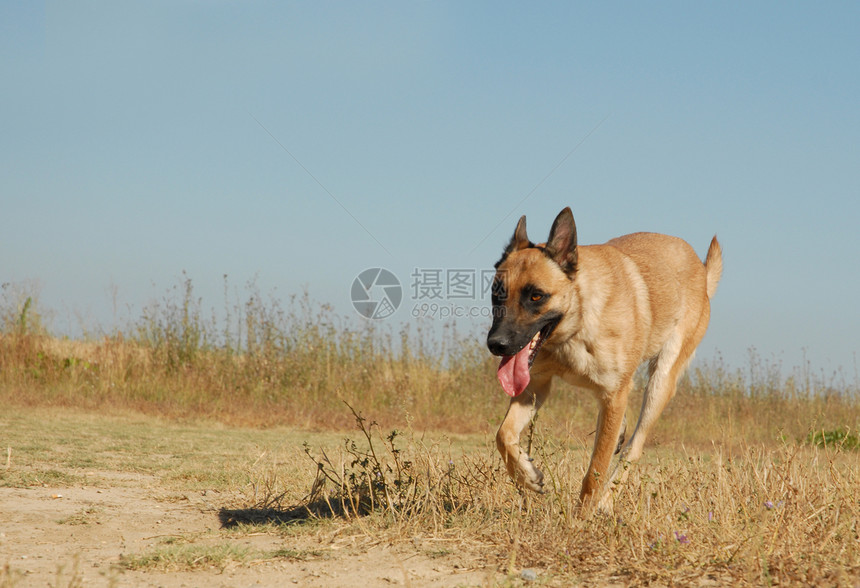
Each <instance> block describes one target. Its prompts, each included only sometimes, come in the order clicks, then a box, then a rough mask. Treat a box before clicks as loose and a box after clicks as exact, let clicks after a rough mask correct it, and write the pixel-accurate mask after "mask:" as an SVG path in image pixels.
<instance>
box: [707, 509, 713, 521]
mask: <svg viewBox="0 0 860 588" xmlns="http://www.w3.org/2000/svg"><path fill="white" fill-rule="evenodd" d="M713 521H714V511H712V510H709V511H708V522H709V523H711V522H713Z"/></svg>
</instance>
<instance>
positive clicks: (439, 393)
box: [0, 282, 860, 585]
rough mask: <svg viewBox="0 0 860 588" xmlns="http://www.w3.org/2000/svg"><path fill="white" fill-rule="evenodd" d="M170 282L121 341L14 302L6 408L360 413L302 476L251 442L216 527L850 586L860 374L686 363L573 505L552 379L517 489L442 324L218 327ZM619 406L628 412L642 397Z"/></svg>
mask: <svg viewBox="0 0 860 588" xmlns="http://www.w3.org/2000/svg"><path fill="white" fill-rule="evenodd" d="M177 293H178V300H174V301H170V300H167V301H165V302H163V303H161V304H160V305H153V306H152V307H150V308H149V309H147V311H146V312H145V313H144V316H143V317H142V318H141V319H140V321H139V322H138V323H137V324H135V325H132V326H130V327H129V328H127V329H126V333H127V334H126V335H123V334H121V333H119V332H115V333H112V334H110V335H109V336H107V337H102V338H100V339H98V340H87V341H70V340H62V339H57V338H54V337H51V336H50V335H49V334H48V333H47V332H46V331H45V330H44V328H42V327H40V326H39V325H40V321H38V320H35V319H34V318H33V316H32V313H34V312H35V310H34V308H33V306H32V304H27V305H22V304H20V303H16V305H12V304H10V303H9V302H8V301H7V302H6V305H5V307H4V308H5V311H3V312H0V317H5V318H4V319H3V322H2V334H0V403H3V404H5V405H7V406H22V407H32V406H49V407H75V408H78V409H84V410H96V409H97V410H99V411H100V412H102V413H104V412H110V411H113V412H118V413H125V412H127V411H135V412H138V413H144V414H158V415H162V416H167V417H168V418H171V419H179V420H183V419H193V420H195V421H199V420H205V421H210V422H211V421H217V422H219V423H222V426H223V425H229V426H235V425H241V426H248V425H250V426H253V427H268V426H271V425H274V424H280V425H290V426H294V427H298V428H304V429H308V428H324V429H327V430H331V429H341V430H343V429H345V428H353V430H354V431H355V429H354V425H355V424H356V422H357V423H358V430H357V431H355V432H354V434H353V435H352V437H351V440H350V441H349V442H347V444H346V445H345V446H343V447H341V448H340V449H339V450H338V451H337V452H333V451H332V450H331V448H329V449H327V450H323V449H319V448H317V447H313V446H309V447H308V456H309V457H310V459H308V460H306V461H305V462H304V463H303V464H302V465H301V466H299V467H300V473H297V472H296V471H295V470H294V469H290V468H285V466H284V462H282V461H281V462H276V461H273V462H268V461H267V460H268V459H269V458H268V457H266V458H265V459H264V458H263V457H261V456H260V455H257V456H256V457H255V458H254V460H253V468H251V469H250V470H248V471H251V472H252V473H251V474H248V475H250V476H251V478H252V479H251V480H250V481H249V482H247V484H246V494H245V496H246V498H245V499H244V502H243V503H242V504H237V505H235V506H236V508H235V509H232V510H231V512H229V513H226V514H225V519H224V520H225V523H226V524H228V526H229V525H237V524H240V523H242V524H245V525H251V526H252V527H253V526H257V527H258V528H263V527H260V526H261V525H262V526H268V527H265V528H270V527H271V526H272V525H274V526H275V527H276V528H279V529H280V528H286V527H288V526H289V527H290V528H292V525H293V523H294V522H295V521H296V520H304V521H308V520H312V521H313V520H327V521H330V523H329V524H341V525H349V526H353V527H355V529H357V530H358V531H359V532H361V533H365V534H367V535H368V536H373V537H375V538H387V540H390V541H395V542H396V541H407V540H410V538H414V537H432V538H437V539H444V540H445V541H447V543H446V545H449V546H451V547H450V548H451V549H462V550H477V551H481V552H482V553H484V554H489V555H488V557H490V558H491V560H493V561H495V562H496V563H495V565H496V566H497V568H498V569H500V570H502V571H511V572H514V571H516V570H518V569H521V568H524V567H534V568H537V569H539V570H540V574H541V575H540V577H541V578H542V581H543V582H544V583H545V584H549V585H569V584H570V583H571V582H584V583H595V584H603V583H608V582H614V583H619V584H625V585H626V584H657V585H668V584H700V583H704V584H707V583H712V584H723V583H728V582H733V583H743V584H749V585H759V584H797V585H800V584H805V585H808V584H816V585H818V584H823V585H857V583H858V582H860V493H858V491H857V488H860V459H858V454H857V451H856V450H852V449H851V447H852V439H853V443H854V444H856V440H857V431H858V428H860V393H858V386H857V381H856V378H855V380H854V381H853V382H852V381H850V380H848V379H846V378H845V377H844V376H843V375H841V374H831V375H825V374H821V373H815V372H813V371H812V370H811V369H810V368H809V367H808V366H804V367H802V368H799V369H795V370H790V371H789V372H788V373H786V370H783V369H781V368H780V366H775V365H769V364H766V363H765V362H763V361H762V360H761V359H760V358H758V357H757V356H755V355H754V354H752V355H751V357H750V363H749V366H747V367H746V368H745V369H738V370H732V369H730V368H728V367H726V366H725V365H724V364H722V363H721V362H720V361H719V360H717V361H715V362H713V363H711V364H704V365H703V364H697V365H698V367H695V368H694V369H693V370H692V372H691V373H690V374H689V376H687V377H685V379H684V380H683V381H682V382H681V386H680V388H679V392H678V395H677V397H676V398H675V399H674V401H673V402H672V403H671V404H670V405H669V408H668V409H667V411H666V413H665V414H664V416H663V418H662V419H661V421H660V423H659V424H658V426H657V429H656V431H655V434H654V435H653V437H652V439H651V440H650V441H649V446H648V448H647V449H646V458H645V459H644V461H643V462H642V463H641V464H638V465H635V466H632V467H631V470H630V475H629V479H628V481H627V482H626V484H624V485H623V486H622V487H620V488H619V489H618V493H617V496H616V503H615V512H614V514H613V515H612V516H602V515H597V516H594V517H591V518H588V519H586V520H581V519H579V518H577V517H576V516H574V513H575V511H576V497H577V495H578V485H579V481H580V480H581V477H582V475H583V473H584V470H585V466H586V464H587V459H588V453H589V447H590V444H591V441H592V438H591V434H592V431H593V422H594V418H595V414H596V413H595V407H594V405H593V401H592V400H591V399H590V398H586V397H583V396H582V395H581V394H579V393H577V392H575V391H572V390H570V389H569V388H567V387H566V386H563V385H562V386H559V387H558V390H557V391H556V392H555V393H554V397H553V398H552V399H551V400H550V402H549V403H548V405H547V406H546V408H544V410H543V412H542V414H541V416H540V418H539V420H538V424H537V427H536V433H535V438H534V439H533V440H532V442H533V447H534V453H535V455H536V456H537V459H538V461H540V462H541V463H542V465H541V467H542V469H543V470H544V472H545V473H546V474H547V475H548V478H549V480H550V486H551V489H550V491H549V492H548V494H546V495H544V496H534V495H524V494H521V493H520V492H519V491H517V490H516V489H515V488H513V486H512V485H511V484H510V482H509V481H508V480H507V478H506V475H505V474H504V473H503V470H502V468H501V464H500V462H499V459H498V457H497V456H496V454H495V450H494V449H493V448H492V446H491V445H492V443H491V436H492V433H493V432H494V430H495V428H496V426H497V425H498V423H499V421H500V419H501V417H502V416H503V414H504V409H505V406H504V405H505V402H504V399H503V395H501V394H500V392H499V390H498V386H497V384H496V382H495V377H494V376H495V374H494V371H495V370H494V368H495V366H494V363H493V361H492V360H491V359H489V358H487V357H486V354H485V353H484V352H483V350H482V349H481V348H480V346H479V345H477V344H475V343H473V342H471V341H470V340H468V339H466V338H462V337H460V336H458V335H457V333H456V332H454V331H452V332H447V333H444V334H443V335H437V336H436V337H435V338H434V336H433V335H432V334H430V333H425V332H422V331H421V330H420V329H419V330H418V331H417V332H409V331H408V330H407V331H405V332H403V333H400V334H399V336H398V337H393V336H392V335H391V334H390V333H386V332H384V331H383V332H380V331H378V330H374V329H373V328H370V327H367V326H360V327H358V328H356V327H351V326H350V325H349V324H347V322H346V321H343V320H342V319H339V318H337V317H335V316H334V315H333V313H331V311H330V310H329V309H327V308H325V307H320V308H313V307H312V305H311V304H310V303H309V301H308V300H307V298H298V299H294V300H293V302H292V303H291V306H290V308H289V310H288V311H286V312H285V311H282V310H281V308H280V306H279V305H278V303H277V302H274V301H273V302H270V303H267V304H264V303H263V302H261V297H260V296H259V295H258V294H256V293H252V295H251V296H250V297H249V300H248V302H247V303H245V304H243V305H237V307H236V309H237V311H236V314H235V315H234V316H235V317H236V318H235V319H234V320H233V322H232V323H231V322H230V321H229V320H228V321H227V325H226V327H216V326H215V324H216V322H215V321H214V319H213V320H212V321H207V320H204V319H202V318H201V317H202V313H201V311H200V304H199V301H196V300H195V299H194V297H193V296H192V291H191V285H190V282H186V283H185V284H184V285H183V286H182V287H180V288H179V289H178V290H177ZM0 310H2V308H0ZM640 394H641V390H640ZM344 401H345V402H348V403H349V405H351V406H354V407H356V413H357V414H352V413H351V412H350V410H349V409H347V408H346V406H345V405H344ZM630 412H631V414H630V415H628V416H629V419H628V420H629V422H635V418H636V416H637V412H638V405H637V402H636V400H635V399H634V401H633V402H632V403H631V409H630ZM356 417H360V418H358V420H357V421H356ZM364 417H367V418H368V419H372V421H373V422H370V421H369V420H362V419H363V418H364ZM394 427H397V428H399V429H402V430H403V431H404V432H403V433H401V434H392V429H393V428H394ZM426 430H446V431H450V432H460V433H472V434H477V435H478V437H477V439H479V440H480V442H479V445H480V447H479V448H477V449H476V448H475V447H474V446H475V442H474V440H473V441H472V448H471V449H469V450H467V451H464V450H462V449H461V448H457V449H454V448H453V447H452V445H451V444H450V443H448V444H446V443H444V442H439V441H438V439H437V441H435V442H430V441H428V438H427V437H424V436H422V435H421V434H419V433H418V432H420V431H426ZM834 442H836V444H837V446H834ZM839 444H841V446H839ZM248 459H250V458H248ZM267 464H269V465H267ZM269 466H270V467H269ZM293 467H295V464H293ZM286 479H289V480H290V484H291V485H290V484H287V483H286V482H285V480H286ZM297 479H300V480H304V484H303V487H304V488H305V489H306V490H305V491H303V496H304V492H307V490H311V491H310V493H309V494H308V495H307V496H304V498H303V499H302V496H297V495H296V494H295V489H294V486H295V483H296V480H297ZM19 483H24V480H19ZM191 552H192V554H193V553H196V552H194V551H193V550H191ZM218 553H220V552H218ZM224 553H226V554H227V555H228V556H229V554H230V550H229V549H226V550H225V551H224ZM170 555H171V557H172V556H173V555H175V554H174V553H173V552H172V551H171V552H170ZM194 557H199V554H198V555H196V556H194ZM180 559H181V558H180ZM141 561H142V560H141ZM135 565H143V564H135Z"/></svg>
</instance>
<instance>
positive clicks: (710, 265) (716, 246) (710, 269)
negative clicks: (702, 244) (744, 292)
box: [705, 235, 723, 298]
mask: <svg viewBox="0 0 860 588" xmlns="http://www.w3.org/2000/svg"><path fill="white" fill-rule="evenodd" d="M705 272H706V276H707V278H706V279H707V284H708V298H713V297H714V293H715V292H716V291H717V284H719V282H720V276H721V275H723V250H722V248H720V243H719V241H717V236H716V235H714V238H713V239H711V246H710V247H708V255H707V256H706V257H705Z"/></svg>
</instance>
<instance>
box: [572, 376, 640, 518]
mask: <svg viewBox="0 0 860 588" xmlns="http://www.w3.org/2000/svg"><path fill="white" fill-rule="evenodd" d="M632 387H633V380H632V378H630V379H629V380H628V381H626V382H625V384H624V385H622V386H621V387H620V388H619V389H618V390H617V391H616V392H615V393H614V394H608V395H606V396H604V397H603V398H601V399H600V413H599V414H598V415H597V434H596V436H595V439H594V450H593V451H592V453H591V463H589V464H588V470H587V471H586V473H585V478H584V479H583V480H582V490H581V491H580V493H579V499H580V503H581V504H582V507H583V508H584V509H585V510H588V509H589V508H590V506H592V505H591V501H592V499H593V498H594V496H595V494H596V493H597V491H598V490H599V489H600V488H601V486H604V487H606V484H608V483H609V482H610V480H606V479H604V478H605V477H606V476H607V473H608V471H609V464H610V462H611V461H612V455H613V454H614V453H615V450H616V447H618V438H619V436H620V434H621V428H622V427H623V426H624V413H625V411H626V409H627V397H628V395H629V394H630V389H631V388H632ZM607 490H608V488H607Z"/></svg>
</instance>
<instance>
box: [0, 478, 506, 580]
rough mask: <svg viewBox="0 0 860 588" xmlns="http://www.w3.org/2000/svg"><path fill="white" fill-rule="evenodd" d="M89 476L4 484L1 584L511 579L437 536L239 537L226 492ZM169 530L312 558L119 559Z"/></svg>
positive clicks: (147, 547) (145, 548) (152, 544)
mask: <svg viewBox="0 0 860 588" xmlns="http://www.w3.org/2000/svg"><path fill="white" fill-rule="evenodd" d="M89 476H92V477H93V485H92V486H89V485H86V486H83V487H75V488H47V487H38V488H0V586H3V587H5V586H87V587H88V586H163V587H165V588H168V587H179V586H207V587H210V588H214V587H220V586H285V585H298V586H362V587H367V588H369V587H375V586H398V585H400V586H434V587H435V586H440V587H441V586H474V585H486V584H488V583H493V580H501V579H502V578H504V575H501V574H498V573H497V572H496V571H495V565H494V564H491V563H489V562H488V561H486V560H484V559H483V558H481V557H480V556H478V555H474V554H473V555H467V554H465V553H462V552H461V550H459V549H458V548H456V547H453V546H448V547H446V546H445V545H439V544H438V543H435V542H436V541H438V540H435V541H434V540H433V539H421V538H411V539H410V540H408V541H404V543H402V544H395V545H392V544H389V543H374V542H373V541H372V540H370V539H369V538H368V537H367V536H363V535H360V536H348V535H346V533H344V534H338V533H329V534H328V535H324V534H321V533H302V534H297V536H284V535H282V534H277V533H251V534H247V533H246V534H240V533H235V532H231V531H229V530H228V529H224V528H223V527H222V525H221V521H220V519H219V513H220V512H221V511H222V509H223V508H226V507H227V506H225V505H228V504H229V502H230V500H229V497H225V496H223V495H221V494H217V493H212V492H207V493H203V492H196V493H185V494H182V493H174V494H172V495H171V494H166V493H165V491H164V490H163V489H159V488H158V487H157V485H156V481H155V479H150V478H147V477H146V476H144V475H134V474H120V473H116V472H98V473H97V474H95V473H93V474H89V475H88V479H89ZM344 535H346V536H344ZM172 536H179V537H184V538H187V537H195V541H194V542H195V544H198V543H200V544H204V545H205V544H206V542H207V541H209V542H211V543H212V544H215V543H219V542H220V543H224V542H225V541H229V542H231V543H234V544H237V545H245V546H249V547H252V548H254V549H259V550H276V549H289V550H295V552H296V553H298V554H310V555H300V558H299V559H298V560H292V559H282V558H281V559H276V560H261V561H245V562H243V563H241V564H238V563H231V564H228V565H226V566H225V567H224V568H223V569H220V568H215V567H209V568H208V569H202V570H195V571H184V572H170V571H153V570H152V569H148V570H142V571H137V570H128V569H124V568H123V567H121V566H119V565H118V564H119V562H120V557H121V555H123V554H127V555H128V554H133V555H141V554H145V553H147V552H151V551H152V550H153V549H157V548H158V546H159V545H164V542H165V539H166V538H170V537H172ZM4 567H5V569H4Z"/></svg>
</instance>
